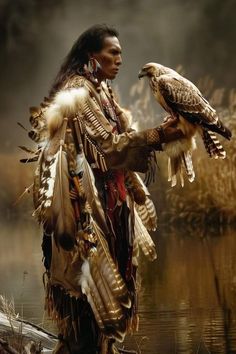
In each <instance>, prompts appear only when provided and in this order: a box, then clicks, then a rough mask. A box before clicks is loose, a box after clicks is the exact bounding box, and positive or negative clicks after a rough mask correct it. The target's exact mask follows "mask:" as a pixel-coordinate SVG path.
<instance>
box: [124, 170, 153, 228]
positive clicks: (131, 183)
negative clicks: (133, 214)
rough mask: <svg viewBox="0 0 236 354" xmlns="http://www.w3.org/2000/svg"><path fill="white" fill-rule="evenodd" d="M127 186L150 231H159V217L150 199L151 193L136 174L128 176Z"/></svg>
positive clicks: (132, 173)
mask: <svg viewBox="0 0 236 354" xmlns="http://www.w3.org/2000/svg"><path fill="white" fill-rule="evenodd" d="M126 184H127V188H128V190H130V191H131V194H132V195H133V198H134V201H135V209H136V211H137V213H138V215H139V217H140V218H141V220H142V222H143V224H144V225H145V227H146V228H147V230H148V231H155V230H156V229H157V215H156V209H155V206H154V204H153V202H152V200H151V199H150V193H149V191H148V189H147V187H146V186H145V184H144V182H143V181H142V179H141V177H140V176H139V174H138V173H136V172H130V171H129V172H128V173H127V174H126Z"/></svg>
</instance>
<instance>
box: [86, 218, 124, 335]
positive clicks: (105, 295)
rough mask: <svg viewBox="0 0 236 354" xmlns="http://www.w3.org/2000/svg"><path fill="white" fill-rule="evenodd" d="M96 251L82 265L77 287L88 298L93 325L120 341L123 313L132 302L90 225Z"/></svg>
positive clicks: (98, 234)
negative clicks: (93, 320) (92, 314)
mask: <svg viewBox="0 0 236 354" xmlns="http://www.w3.org/2000/svg"><path fill="white" fill-rule="evenodd" d="M93 228H94V232H95V234H96V238H97V247H96V248H92V249H91V251H90V255H89V257H88V259H87V260H85V261H84V263H83V265H82V274H81V276H80V278H79V284H80V286H81V289H82V292H83V293H84V294H85V295H86V296H87V299H88V302H89V304H90V306H91V307H92V310H93V313H94V315H95V318H96V321H97V323H98V325H99V327H100V329H101V330H102V331H103V333H104V334H105V335H107V336H108V337H111V338H114V339H116V340H118V341H123V339H124V336H125V333H126V330H127V328H126V327H127V324H126V311H127V310H126V309H127V308H130V306H131V301H130V298H129V294H128V290H127V288H126V285H125V282H124V280H123V279H122V277H121V276H120V274H119V271H118V269H117V267H116V265H115V263H114V261H113V259H112V257H111V255H110V252H109V248H108V245H107V242H106V240H105V239H104V236H103V235H102V232H101V230H100V229H99V227H98V226H97V225H96V223H95V222H94V221H93Z"/></svg>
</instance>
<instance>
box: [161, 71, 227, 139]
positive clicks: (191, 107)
mask: <svg viewBox="0 0 236 354" xmlns="http://www.w3.org/2000/svg"><path fill="white" fill-rule="evenodd" d="M156 84H157V85H158V88H159V91H160V94H161V95H162V97H163V99H164V100H165V102H166V104H167V105H168V106H169V107H170V108H171V109H172V110H173V112H175V113H179V114H180V115H181V116H182V117H184V118H185V119H187V120H188V121H189V122H190V123H194V124H199V125H202V126H204V127H205V128H207V129H209V130H212V131H214V132H217V133H219V134H221V135H222V136H224V137H225V138H227V139H229V138H230V137H231V132H230V131H229V130H228V129H227V128H226V127H225V126H224V125H223V123H222V122H221V121H220V120H219V118H218V116H217V114H216V111H215V110H214V109H213V108H212V107H211V105H210V104H209V102H208V101H207V100H206V99H205V98H204V97H203V96H202V94H201V92H200V91H199V90H198V88H197V87H196V86H195V85H194V84H192V83H191V82H190V81H189V80H187V79H185V78H183V77H182V76H180V75H176V76H174V75H171V74H166V75H161V76H160V77H159V78H157V80H156Z"/></svg>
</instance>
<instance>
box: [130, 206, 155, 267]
mask: <svg viewBox="0 0 236 354" xmlns="http://www.w3.org/2000/svg"><path fill="white" fill-rule="evenodd" d="M134 215H135V223H134V233H135V240H136V241H137V242H138V244H139V246H140V248H141V249H142V251H143V253H144V255H145V256H146V257H147V258H148V259H149V260H150V261H154V260H155V259H156V258H157V253H156V248H155V244H154V242H153V241H152V238H151V236H150V235H149V233H148V231H147V229H146V227H145V226H144V225H143V223H142V220H141V218H140V217H139V215H138V213H137V211H136V210H135V211H134ZM136 241H135V242H136Z"/></svg>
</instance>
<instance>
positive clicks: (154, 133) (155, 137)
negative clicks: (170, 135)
mask: <svg viewBox="0 0 236 354" xmlns="http://www.w3.org/2000/svg"><path fill="white" fill-rule="evenodd" d="M165 138H166V137H165V132H164V129H163V128H162V127H161V126H160V127H157V128H153V129H148V130H147V145H150V146H153V145H156V144H158V145H161V144H162V143H164V142H165Z"/></svg>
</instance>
